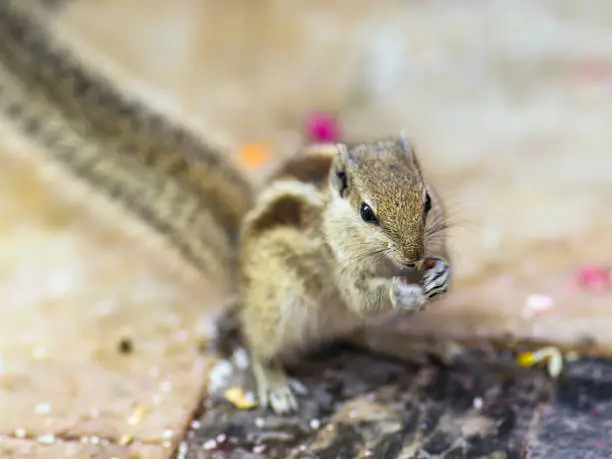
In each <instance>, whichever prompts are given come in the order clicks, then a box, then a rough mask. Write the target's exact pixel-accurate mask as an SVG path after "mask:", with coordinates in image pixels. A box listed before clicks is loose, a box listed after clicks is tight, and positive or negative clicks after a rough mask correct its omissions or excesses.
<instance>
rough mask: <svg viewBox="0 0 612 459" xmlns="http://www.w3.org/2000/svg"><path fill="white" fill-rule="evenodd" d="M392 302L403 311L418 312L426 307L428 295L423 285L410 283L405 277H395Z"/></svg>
mask: <svg viewBox="0 0 612 459" xmlns="http://www.w3.org/2000/svg"><path fill="white" fill-rule="evenodd" d="M391 303H392V304H393V307H394V308H395V309H396V310H398V311H402V312H418V311H422V310H423V309H424V308H425V304H426V303H427V296H426V295H425V292H424V290H423V287H421V286H420V285H417V284H409V283H408V281H407V280H406V279H405V278H403V277H394V278H393V284H392V288H391Z"/></svg>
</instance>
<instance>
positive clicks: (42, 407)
mask: <svg viewBox="0 0 612 459" xmlns="http://www.w3.org/2000/svg"><path fill="white" fill-rule="evenodd" d="M34 411H35V412H36V414H49V413H51V405H49V404H48V403H39V404H38V405H36V408H35V409H34Z"/></svg>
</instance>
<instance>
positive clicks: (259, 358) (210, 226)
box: [0, 0, 451, 413]
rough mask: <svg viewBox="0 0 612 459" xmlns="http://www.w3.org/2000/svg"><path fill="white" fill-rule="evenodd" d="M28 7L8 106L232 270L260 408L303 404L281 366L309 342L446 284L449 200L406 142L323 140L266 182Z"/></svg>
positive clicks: (13, 27)
mask: <svg viewBox="0 0 612 459" xmlns="http://www.w3.org/2000/svg"><path fill="white" fill-rule="evenodd" d="M21 2H23V0H4V1H3V2H0V59H1V61H0V84H1V85H2V86H3V89H4V90H3V91H2V93H1V94H0V114H1V115H2V116H3V117H4V118H5V119H6V120H8V121H9V122H10V123H12V124H13V126H15V127H16V128H17V129H18V130H19V131H21V132H22V133H23V134H24V135H25V136H26V137H27V138H29V139H30V140H32V141H33V142H35V143H37V144H38V145H39V146H41V147H42V149H43V150H44V151H45V152H47V153H48V154H49V155H50V156H51V157H52V158H53V159H54V160H55V161H57V162H59V163H61V164H63V165H64V166H65V167H66V168H67V169H69V170H71V171H72V172H73V173H74V174H75V175H77V176H78V177H80V178H81V179H82V180H83V181H85V182H86V183H88V184H90V185H91V186H92V187H94V188H95V189H97V190H99V191H100V192H104V193H106V194H107V195H108V196H109V197H110V198H112V199H113V200H115V201H116V202H118V203H120V204H121V205H123V206H124V207H125V208H126V209H127V210H129V211H130V212H131V213H132V214H134V215H136V216H138V217H140V218H141V219H143V220H144V221H145V223H147V224H148V225H150V226H151V227H153V228H154V229H155V230H157V231H158V232H160V233H162V234H164V235H165V236H166V237H167V238H168V240H169V241H170V243H172V244H173V245H174V246H175V247H177V249H178V250H179V251H180V252H181V253H182V254H183V256H184V257H185V259H186V260H187V261H190V262H192V263H194V264H195V265H196V266H197V267H198V268H199V269H200V270H201V271H202V272H203V273H204V274H207V275H208V274H211V273H214V274H217V275H220V276H227V277H231V278H234V277H235V279H236V281H237V288H236V290H237V291H238V292H239V302H238V307H237V309H236V310H235V312H236V315H237V318H238V321H239V323H240V326H241V331H242V334H243V336H244V338H245V342H246V344H247V347H248V349H249V351H250V355H251V360H252V369H253V373H254V375H255V379H256V383H257V388H258V395H259V400H260V404H261V405H263V406H266V407H271V408H272V409H273V410H274V411H275V412H278V413H285V412H289V411H293V410H295V409H297V407H298V404H297V398H296V392H300V390H301V389H302V387H301V384H299V382H297V381H295V380H291V379H289V378H288V377H287V374H286V371H285V369H284V368H285V365H286V363H288V362H290V361H292V360H293V359H295V358H296V357H297V356H299V355H300V353H301V352H302V351H305V350H307V349H309V348H312V347H314V346H317V345H319V344H322V343H323V342H325V341H328V340H332V339H334V338H338V337H343V336H349V337H350V339H353V340H354V341H355V342H357V343H358V344H362V343H364V342H366V343H367V341H368V340H367V337H366V338H364V337H365V336H366V335H364V333H363V332H362V330H363V328H364V327H363V325H365V324H367V323H368V322H369V321H370V320H374V319H376V318H378V317H381V316H384V315H387V314H393V313H403V314H412V313H415V312H417V311H420V310H422V309H423V308H424V307H425V305H426V304H427V303H428V302H429V300H430V298H432V297H434V296H436V295H438V294H440V293H444V292H445V291H446V290H447V289H448V287H449V285H450V281H451V268H450V261H449V257H448V254H447V251H446V237H445V236H446V235H445V231H446V221H445V212H444V208H443V206H442V203H441V201H440V198H439V196H438V195H437V193H436V192H435V190H434V188H433V187H432V186H431V184H429V183H428V182H427V181H426V179H425V177H424V176H423V172H422V169H421V167H420V166H419V163H418V160H417V156H416V154H415V152H414V149H413V147H412V146H411V144H410V142H409V141H408V140H407V138H406V137H405V136H404V135H401V136H397V137H394V138H385V139H379V140H374V141H369V142H362V143H354V144H346V143H338V144H332V145H315V146H313V147H310V148H307V149H305V150H304V151H302V152H301V153H300V154H299V155H297V156H295V157H294V158H291V159H289V160H288V161H287V162H285V163H284V164H281V165H280V166H279V168H278V170H277V171H276V172H275V173H274V174H272V176H271V177H270V179H269V180H268V182H267V184H266V185H265V186H264V187H263V189H261V190H256V189H255V186H254V185H253V184H252V183H251V181H250V180H249V179H248V178H246V177H244V176H243V175H242V174H241V173H240V172H239V171H238V169H237V168H236V167H234V166H233V165H232V164H231V163H230V162H229V161H228V160H227V159H225V158H224V156H223V154H222V153H221V152H218V151H217V150H215V149H213V148H210V147H209V146H207V145H206V144H205V142H204V141H203V140H201V139H199V138H198V137H197V136H196V135H195V134H193V133H191V132H189V131H188V130H187V129H186V128H183V127H181V126H179V125H178V124H176V123H174V122H173V121H172V120H170V119H168V117H166V116H164V115H163V114H158V113H154V112H153V111H152V110H151V109H149V108H147V107H146V105H144V104H142V103H138V102H136V101H135V100H134V99H131V98H130V97H129V96H127V95H125V94H123V93H122V92H121V91H120V89H119V88H118V87H116V86H115V85H114V84H113V83H112V82H111V81H109V80H108V79H105V78H103V77H102V76H101V75H98V74H97V73H96V72H95V71H94V70H92V69H89V68H86V66H85V65H84V64H82V63H81V62H79V60H78V59H77V58H75V57H74V56H73V55H72V54H71V53H70V51H69V48H68V47H66V46H65V45H62V44H61V43H60V41H59V40H58V39H56V37H54V36H53V34H52V32H50V31H49V29H48V28H46V26H45V24H44V20H43V19H42V16H40V15H39V13H38V12H36V11H35V8H25V7H22V6H20V5H22V4H23V3H21ZM256 191H257V192H256ZM253 196H255V197H253ZM234 273H237V274H234ZM398 344H399V346H398ZM390 347H391V349H385V351H386V352H388V353H391V354H399V355H401V356H404V355H407V356H410V355H411V350H409V349H400V348H402V347H403V346H402V343H397V342H396V343H391V345H390ZM425 350H426V351H428V350H429V348H428V347H427V346H426V347H425ZM431 351H432V352H434V353H436V352H438V351H440V352H439V353H440V354H441V355H442V357H443V358H444V357H448V356H449V354H448V352H447V349H446V348H444V350H441V349H439V348H433V347H432V349H431Z"/></svg>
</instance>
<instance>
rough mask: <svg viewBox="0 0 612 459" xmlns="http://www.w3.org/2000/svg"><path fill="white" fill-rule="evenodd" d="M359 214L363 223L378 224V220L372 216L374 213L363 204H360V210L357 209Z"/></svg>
mask: <svg viewBox="0 0 612 459" xmlns="http://www.w3.org/2000/svg"><path fill="white" fill-rule="evenodd" d="M359 213H360V214H361V219H362V220H363V221H364V222H366V223H378V219H377V218H376V215H374V211H373V210H372V208H371V207H370V206H368V205H367V204H366V203H365V202H362V203H361V208H360V209H359Z"/></svg>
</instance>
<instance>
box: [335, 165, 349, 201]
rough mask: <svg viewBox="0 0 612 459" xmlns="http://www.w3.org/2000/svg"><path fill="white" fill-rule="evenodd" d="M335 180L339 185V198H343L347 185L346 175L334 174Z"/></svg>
mask: <svg viewBox="0 0 612 459" xmlns="http://www.w3.org/2000/svg"><path fill="white" fill-rule="evenodd" d="M336 179H337V180H338V184H339V190H338V191H339V192H340V196H342V197H344V195H345V193H346V189H347V187H348V183H347V180H346V174H345V173H344V172H341V171H338V172H336Z"/></svg>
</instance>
